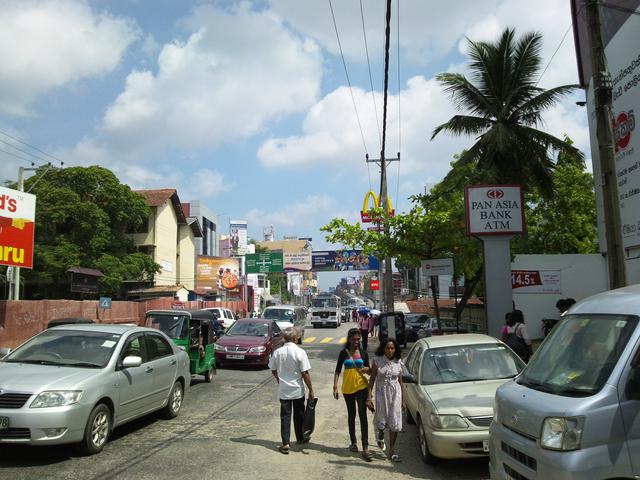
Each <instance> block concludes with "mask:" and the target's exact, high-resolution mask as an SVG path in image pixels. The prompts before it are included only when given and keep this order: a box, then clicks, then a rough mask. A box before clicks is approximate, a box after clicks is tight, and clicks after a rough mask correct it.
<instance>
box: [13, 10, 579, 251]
mask: <svg viewBox="0 0 640 480" xmlns="http://www.w3.org/2000/svg"><path fill="white" fill-rule="evenodd" d="M384 4H385V2H384V1H382V0H376V1H373V0H363V1H362V6H363V11H364V24H365V28H364V31H365V32H366V38H367V42H368V48H369V59H370V63H371V74H372V78H373V87H374V89H373V95H372V91H371V87H370V81H369V73H368V70H367V57H366V55H365V46H364V36H363V26H362V19H361V11H360V1H359V0H333V9H334V13H335V19H336V23H337V28H338V33H339V35H340V41H341V43H342V48H343V51H344V54H345V62H346V65H347V69H348V72H349V76H350V79H351V83H352V87H353V89H352V91H351V92H352V93H353V97H354V99H355V102H356V106H357V109H358V114H359V116H360V121H361V124H362V134H363V135H364V139H365V141H364V145H363V141H362V138H361V133H360V130H359V129H358V124H357V122H356V117H355V113H354V107H353V104H352V99H351V92H350V91H349V88H348V87H347V81H346V76H345V73H344V68H343V65H342V59H341V57H340V55H339V50H338V44H337V40H336V34H335V31H334V25H333V21H332V17H331V11H330V9H329V2H328V0H305V1H300V0H271V1H269V0H264V1H243V2H233V1H183V0H180V1H178V0H174V1H169V0H154V1H151V0H147V1H144V0H119V1H116V0H112V1H109V2H104V1H97V0H96V1H82V0H38V1H31V0H21V1H19V2H16V1H11V0H0V22H1V24H2V25H3V28H2V30H1V31H0V45H2V48H0V63H1V64H2V65H3V68H2V69H0V131H2V132H5V133H8V134H10V135H12V136H14V137H16V138H19V139H21V140H23V141H25V142H28V143H29V144H31V145H34V146H37V147H38V148H40V149H42V150H44V151H46V152H48V153H50V154H52V155H55V156H56V157H57V158H60V159H63V160H64V161H65V164H66V165H85V166H86V165H95V164H98V165H101V166H104V167H107V168H110V169H112V170H113V171H114V172H115V173H116V174H117V175H118V177H119V178H120V179H121V181H123V182H124V183H127V184H129V185H130V186H131V187H132V188H177V190H178V194H179V196H180V198H181V200H182V201H188V200H192V199H199V200H201V201H203V202H205V203H206V204H207V205H208V206H209V208H211V209H212V210H213V211H214V212H218V213H221V214H222V213H224V214H226V215H223V216H221V217H220V223H221V224H222V225H225V224H228V220H229V217H231V218H233V219H245V220H247V221H248V227H249V235H250V236H251V237H253V238H260V237H261V235H262V229H263V227H266V226H269V225H272V226H273V227H274V228H275V231H276V235H277V237H279V238H282V237H283V236H286V235H298V236H301V237H313V240H314V241H313V244H314V248H315V249H326V248H329V245H328V244H327V243H326V241H325V240H324V238H323V235H322V234H321V232H320V231H319V228H320V227H321V226H322V225H325V224H326V223H328V222H329V221H330V219H331V218H333V217H342V218H346V219H349V220H351V221H354V222H355V221H356V220H357V219H358V218H359V215H358V212H359V210H360V208H361V206H362V201H363V197H364V195H365V193H366V192H367V190H369V187H370V184H371V186H372V187H373V189H374V190H376V191H377V190H378V184H379V173H378V171H377V168H376V167H375V166H373V165H371V166H370V167H369V168H368V167H367V165H366V163H365V153H366V152H368V153H369V154H370V155H371V156H372V157H378V156H379V153H380V144H379V130H378V128H377V122H376V116H375V109H376V108H377V111H378V115H379V116H380V115H381V111H382V93H381V92H382V85H383V66H382V60H383V52H382V49H383V29H384V25H383V19H384ZM397 5H398V4H397V0H394V1H393V14H392V29H391V31H392V44H391V72H390V81H389V85H390V97H389V117H388V122H389V126H388V136H387V150H386V153H387V156H395V154H396V152H398V151H400V152H401V156H402V161H401V162H400V165H398V164H397V163H394V164H392V165H391V166H390V169H389V192H390V196H391V199H392V202H393V203H394V206H395V207H396V210H397V211H403V210H407V209H408V208H409V206H410V205H409V202H408V200H407V197H409V196H410V195H412V194H415V193H418V192H421V191H423V190H424V187H425V185H430V184H433V183H435V182H437V181H439V180H440V179H442V177H443V176H444V175H445V174H446V172H447V171H448V168H449V163H450V161H451V159H452V156H453V154H455V153H456V152H459V151H461V150H462V149H464V148H465V147H467V146H469V145H470V144H471V142H472V139H469V138H452V137H447V136H439V137H438V138H437V139H436V140H434V141H429V138H430V136H431V132H432V131H433V128H434V127H435V126H437V125H438V124H440V123H443V122H444V121H446V120H448V118H450V117H451V116H452V115H453V114H454V113H455V111H454V109H453V106H452V105H451V103H450V101H449V98H448V97H447V96H446V95H445V94H444V93H443V92H442V88H441V87H440V85H438V84H437V82H436V81H435V79H434V77H435V75H436V74H437V73H439V72H442V71H447V70H456V71H463V72H464V70H465V68H466V67H465V61H466V60H465V56H464V51H465V42H464V38H465V37H469V38H472V39H474V40H492V39H495V38H496V37H497V35H498V34H499V33H500V32H501V31H502V29H504V28H505V27H506V26H514V27H516V29H517V31H518V32H520V33H522V32H526V31H530V30H537V31H540V32H541V33H542V34H543V35H544V49H543V57H544V59H545V64H546V63H547V62H548V61H549V59H550V58H551V56H552V54H553V53H554V51H555V50H556V49H557V48H558V46H559V45H560V48H559V49H558V51H557V53H556V55H555V57H554V58H553V61H552V62H551V63H550V64H549V67H548V69H547V71H546V73H545V74H544V76H543V77H542V79H541V82H540V84H541V85H542V86H545V87H550V86H556V85H560V84H568V83H577V70H576V64H575V54H574V49H573V37H572V33H571V32H569V33H568V35H566V37H565V39H564V42H562V44H561V40H562V38H563V35H564V34H565V33H566V31H567V29H568V28H569V26H570V23H571V18H570V9H569V1H566V0H564V1H559V0H538V1H535V2H534V1H521V0H482V1H479V0H457V1H456V2H455V8H452V3H451V2H436V1H431V0H400V15H399V17H400V21H399V24H398V15H397V13H398V12H397ZM398 32H399V42H400V45H399V49H398V44H397V39H398ZM398 50H399V56H398ZM398 62H399V71H400V75H399V77H398ZM372 97H373V98H375V107H374V100H373V98H372ZM582 99H583V94H582V92H578V93H577V94H576V95H574V96H573V97H571V98H567V99H566V100H565V101H564V102H563V103H562V104H561V105H560V106H559V107H558V108H555V109H554V110H551V111H549V112H548V114H547V115H546V125H545V128H546V129H547V130H548V131H550V132H551V133H553V134H556V135H559V136H561V135H563V134H565V133H566V134H569V135H570V136H571V137H572V138H573V139H574V141H575V142H576V144H577V146H578V147H579V148H581V149H582V150H583V151H584V152H585V154H586V156H587V158H590V156H591V155H590V153H589V150H588V131H587V118H586V111H585V110H584V109H581V108H579V107H576V106H575V101H576V100H582ZM399 106H400V108H399ZM399 112H400V114H399ZM379 122H380V123H381V122H382V120H381V118H379ZM400 139H401V142H400ZM0 140H2V142H9V143H12V144H15V142H14V141H13V140H11V139H10V138H9V137H6V136H4V135H2V134H0ZM400 143H401V144H400ZM15 145H18V144H15ZM365 145H366V150H365ZM20 148H24V146H20ZM0 150H6V151H12V152H14V153H16V154H18V155H21V156H23V157H24V156H26V155H25V154H22V153H20V152H17V151H15V150H13V149H12V147H11V146H9V145H7V144H6V143H0ZM19 165H23V166H28V163H27V162H25V161H24V160H21V159H18V158H15V157H13V156H10V155H7V154H6V153H3V152H0V180H1V179H16V177H17V170H18V166H19ZM227 229H228V227H226V226H223V228H222V233H227Z"/></svg>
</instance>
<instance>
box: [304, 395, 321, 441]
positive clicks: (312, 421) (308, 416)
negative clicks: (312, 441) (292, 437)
mask: <svg viewBox="0 0 640 480" xmlns="http://www.w3.org/2000/svg"><path fill="white" fill-rule="evenodd" d="M317 403H318V398H317V397H315V398H313V399H311V400H308V401H307V408H305V410H304V420H303V422H302V437H303V438H304V439H305V440H308V439H309V438H311V434H312V433H313V429H314V428H315V426H316V404H317Z"/></svg>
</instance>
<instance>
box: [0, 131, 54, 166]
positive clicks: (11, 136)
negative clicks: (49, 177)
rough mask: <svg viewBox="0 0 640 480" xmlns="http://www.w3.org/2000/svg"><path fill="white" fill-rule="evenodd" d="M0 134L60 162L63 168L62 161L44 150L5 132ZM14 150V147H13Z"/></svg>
mask: <svg viewBox="0 0 640 480" xmlns="http://www.w3.org/2000/svg"><path fill="white" fill-rule="evenodd" d="M0 134H2V135H4V136H5V137H9V138H10V139H12V140H15V141H16V142H19V143H21V144H22V145H24V146H25V147H29V148H33V149H34V150H36V151H37V152H40V153H42V154H43V155H46V156H47V157H49V158H52V159H54V160H55V161H56V162H60V166H61V167H62V166H64V160H61V159H59V158H58V157H56V156H54V155H51V154H50V153H47V152H45V151H44V150H41V149H39V148H38V147H36V146H34V145H31V144H30V143H27V142H25V141H23V140H20V139H19V138H16V137H14V136H13V135H9V134H8V133H7V132H4V131H2V130H0ZM14 148H15V147H14ZM45 163H48V161H47V160H45Z"/></svg>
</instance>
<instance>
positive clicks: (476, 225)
mask: <svg viewBox="0 0 640 480" xmlns="http://www.w3.org/2000/svg"><path fill="white" fill-rule="evenodd" d="M464 199H465V209H466V216H467V235H505V234H515V233H522V231H523V230H524V209H523V205H522V203H523V201H522V189H521V188H520V186H518V185H477V186H471V187H465V190H464Z"/></svg>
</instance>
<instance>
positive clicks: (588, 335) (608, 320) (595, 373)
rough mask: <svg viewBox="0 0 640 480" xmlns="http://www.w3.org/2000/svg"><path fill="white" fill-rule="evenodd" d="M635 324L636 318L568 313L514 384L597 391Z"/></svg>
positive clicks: (575, 392) (568, 392) (574, 392)
mask: <svg viewBox="0 0 640 480" xmlns="http://www.w3.org/2000/svg"><path fill="white" fill-rule="evenodd" d="M637 324H638V317H635V316H634V317H631V316H621V315H568V316H566V317H565V318H564V319H563V320H562V321H561V322H560V323H559V324H558V325H556V327H555V328H554V329H553V330H552V332H551V334H550V335H549V337H547V339H546V340H545V341H544V342H543V343H542V345H541V346H540V348H539V351H538V352H536V355H535V357H534V358H533V359H532V360H531V362H530V363H529V365H528V366H527V368H526V370H525V371H524V372H523V373H522V375H521V377H520V378H518V383H519V384H521V385H525V386H527V387H530V388H533V389H536V390H541V391H544V392H549V393H554V394H556V395H564V396H576V397H585V396H589V395H593V394H595V393H597V392H599V391H600V390H601V389H602V387H603V386H604V384H605V382H606V381H607V380H608V379H609V376H610V375H611V371H612V370H613V367H615V365H616V363H617V362H618V358H620V355H621V354H622V351H623V350H624V349H625V347H626V345H627V342H628V341H629V338H630V337H631V334H632V333H633V331H634V330H635V328H636V325H637Z"/></svg>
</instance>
